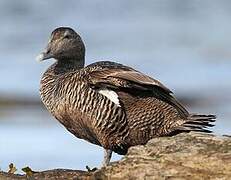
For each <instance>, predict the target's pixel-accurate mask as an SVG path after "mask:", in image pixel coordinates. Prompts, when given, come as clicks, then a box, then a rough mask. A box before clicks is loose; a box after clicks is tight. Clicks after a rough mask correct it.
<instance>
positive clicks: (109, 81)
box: [88, 62, 188, 117]
mask: <svg viewBox="0 0 231 180" xmlns="http://www.w3.org/2000/svg"><path fill="white" fill-rule="evenodd" d="M88 67H90V68H91V69H93V70H92V71H91V72H90V73H89V83H90V84H91V85H93V86H94V87H96V88H109V89H114V90H115V91H116V90H117V89H119V90H122V91H123V90H125V91H126V90H130V92H131V93H132V92H134V93H135V94H137V93H138V95H139V93H140V95H141V96H142V94H146V93H145V92H149V93H148V94H150V93H151V95H152V96H155V97H156V98H158V99H160V100H162V101H165V102H167V103H169V104H170V105H172V106H174V107H175V108H176V109H177V110H178V112H179V113H180V114H181V115H182V116H183V117H187V116H188V112H187V110H186V109H185V108H184V107H183V106H182V105H181V104H180V103H179V102H178V101H177V100H176V99H175V98H174V97H173V96H172V92H171V91H170V90H169V89H168V88H167V87H165V86H164V85H163V84H162V83H160V82H159V81H158V80H156V79H153V78H151V77H149V76H147V75H145V74H143V73H141V72H139V71H136V70H134V69H132V68H130V67H128V66H124V65H122V64H118V63H112V62H100V63H94V64H92V65H90V66H88Z"/></svg>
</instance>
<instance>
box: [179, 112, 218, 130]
mask: <svg viewBox="0 0 231 180" xmlns="http://www.w3.org/2000/svg"><path fill="white" fill-rule="evenodd" d="M215 121H216V116H215V115H200V114H190V115H189V116H188V118H187V120H186V121H185V123H184V124H182V125H181V126H180V127H179V130H182V131H186V132H189V131H199V132H205V133H211V132H212V131H211V130H209V129H207V128H208V127H213V126H214V124H213V123H214V122H215Z"/></svg>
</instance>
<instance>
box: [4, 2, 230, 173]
mask: <svg viewBox="0 0 231 180" xmlns="http://www.w3.org/2000/svg"><path fill="white" fill-rule="evenodd" d="M230 19H231V2H230V1H229V0H226V1H224V0H223V1H213V0H204V1H197V0H191V1H183V0H164V1H163V0H156V1H138V0H135V1H134V0H133V1H123V0H117V1H110V2H109V1H106V0H105V1H102V0H95V1H90V0H80V1H75V0H70V1H68V2H67V1H61V0H55V1H54V0H53V1H49V2H48V1H30V0H22V1H13V0H2V1H0V22H1V28H0V42H1V43H0V58H1V60H0V97H6V96H10V97H14V96H15V97H17V96H20V97H22V98H24V99H25V100H26V99H29V98H37V99H39V93H38V89H39V81H40V78H41V75H42V73H43V72H44V71H45V69H46V68H47V67H48V66H49V65H50V64H51V63H53V62H52V60H51V61H47V62H44V63H38V62H36V61H35V57H36V55H37V54H38V53H40V52H41V51H42V49H43V48H44V47H45V45H46V42H47V39H48V36H49V34H50V32H51V31H52V30H53V29H54V28H56V27H58V26H71V27H73V28H74V29H75V30H77V31H78V32H79V33H80V34H81V36H82V38H83V40H84V42H85V44H86V47H87V54H86V63H87V64H89V63H92V62H94V61H96V60H113V61H117V62H121V63H124V64H127V65H130V66H132V67H134V68H137V69H138V70H140V71H142V72H145V73H147V74H149V75H150V76H152V77H155V78H157V79H159V80H161V81H162V82H163V83H164V84H165V85H166V86H167V87H170V89H171V90H173V92H175V94H176V96H182V95H183V96H186V97H200V98H201V101H200V102H199V103H198V104H196V105H195V106H190V107H189V106H188V109H190V111H192V112H199V113H215V114H217V115H218V119H219V120H218V121H217V126H216V127H215V128H214V131H215V133H216V134H231V121H230V119H229V117H230V115H231V95H230V90H231V81H230V78H231V70H230V69H231V61H230V59H231V36H230V35H229V34H230V32H231V23H230ZM102 157H103V152H102V149H101V148H98V147H96V146H94V145H91V144H89V143H86V142H84V141H81V140H78V139H77V138H75V137H74V136H73V135H71V134H70V133H68V132H67V131H66V130H65V129H64V128H63V127H62V126H61V125H60V124H59V123H58V122H56V121H55V120H54V119H53V117H51V116H50V115H49V114H48V112H46V111H44V110H43V109H42V108H40V107H39V106H32V107H31V108H28V106H27V107H14V108H3V107H1V108H0V168H1V169H3V170H6V169H7V166H8V164H9V163H10V162H14V163H15V164H16V166H17V167H18V169H20V168H22V167H24V166H27V165H29V166H30V167H31V168H32V169H34V170H44V169H51V168H58V167H62V168H74V169H77V168H78V169H84V168H85V165H89V166H91V167H93V166H99V165H100V162H101V160H102ZM118 158H120V157H118V156H116V157H115V159H118Z"/></svg>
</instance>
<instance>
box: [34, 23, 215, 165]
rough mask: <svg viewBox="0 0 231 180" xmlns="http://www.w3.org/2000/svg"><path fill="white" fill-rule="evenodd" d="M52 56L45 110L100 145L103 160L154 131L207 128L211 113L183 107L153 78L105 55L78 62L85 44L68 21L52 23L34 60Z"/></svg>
mask: <svg viewBox="0 0 231 180" xmlns="http://www.w3.org/2000/svg"><path fill="white" fill-rule="evenodd" d="M50 58H54V59H56V62H55V63H54V64H53V65H51V66H50V67H49V68H48V69H47V71H46V72H45V73H44V75H43V77H42V79H41V88H40V93H41V99H42V102H43V103H44V104H45V106H46V108H47V109H48V111H49V112H50V113H51V114H52V115H53V116H54V117H55V118H56V119H57V120H58V121H59V122H60V123H62V124H63V125H64V126H65V127H66V128H67V130H68V131H70V132H71V133H72V134H74V135H75V136H76V137H78V138H81V139H85V140H87V141H89V142H91V143H93V144H96V145H99V146H102V147H103V148H104V150H105V156H104V161H103V165H108V163H109V162H110V159H111V154H112V151H114V152H116V153H118V154H126V153H127V150H128V148H129V147H131V146H134V145H139V144H145V143H147V141H148V140H150V139H152V138H155V137H159V136H171V135H175V134H178V133H181V132H190V131H201V132H210V131H209V130H207V129H206V128H207V127H210V126H213V125H212V124H211V122H214V121H215V118H216V117H215V116H214V115H197V114H189V112H188V111H187V110H186V109H185V108H184V107H183V106H182V105H181V104H180V103H179V102H178V101H177V100H176V98H175V97H174V96H173V95H172V92H171V91H170V90H169V89H168V88H166V87H165V86H164V85H163V84H161V83H160V82H159V81H157V80H155V79H153V78H151V77H149V76H147V75H145V74H143V73H141V72H139V71H137V70H135V69H133V68H131V67H128V66H124V65H122V64H118V63H115V62H110V61H101V62H96V63H93V64H90V65H88V66H86V67H84V63H85V46H84V43H83V41H82V39H81V37H80V36H79V35H78V34H77V33H76V32H75V31H74V30H73V29H71V28H69V27H59V28H57V29H55V30H54V31H53V32H52V34H51V37H50V39H49V42H48V45H47V48H46V49H45V51H44V52H43V53H41V54H40V55H39V56H38V59H39V60H40V61H42V60H45V59H50Z"/></svg>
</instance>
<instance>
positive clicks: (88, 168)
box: [86, 166, 97, 172]
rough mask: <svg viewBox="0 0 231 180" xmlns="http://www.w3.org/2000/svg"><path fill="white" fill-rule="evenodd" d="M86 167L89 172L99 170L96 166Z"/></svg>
mask: <svg viewBox="0 0 231 180" xmlns="http://www.w3.org/2000/svg"><path fill="white" fill-rule="evenodd" d="M86 169H87V171H88V172H94V171H96V170H97V168H96V167H94V168H92V169H91V168H90V167H89V166H86Z"/></svg>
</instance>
